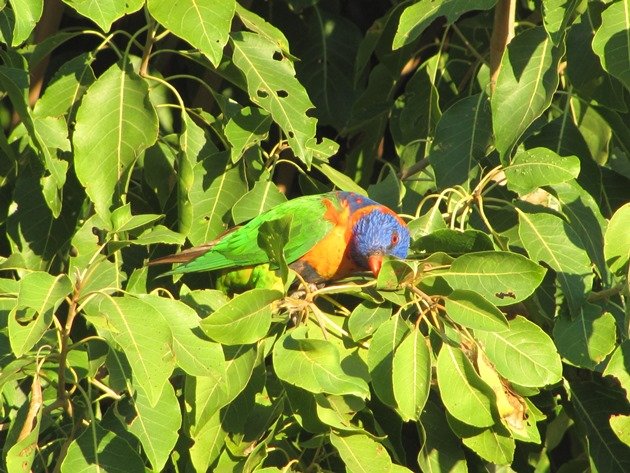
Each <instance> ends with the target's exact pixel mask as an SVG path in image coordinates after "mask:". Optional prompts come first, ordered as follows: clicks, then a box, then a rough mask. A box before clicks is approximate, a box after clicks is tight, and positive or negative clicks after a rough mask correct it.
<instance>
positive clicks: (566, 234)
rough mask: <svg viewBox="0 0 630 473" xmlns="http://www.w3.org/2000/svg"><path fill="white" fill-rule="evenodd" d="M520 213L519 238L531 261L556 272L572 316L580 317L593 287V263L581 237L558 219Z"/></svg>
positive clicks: (542, 214)
mask: <svg viewBox="0 0 630 473" xmlns="http://www.w3.org/2000/svg"><path fill="white" fill-rule="evenodd" d="M517 210H518V216H519V219H518V220H519V223H518V234H519V237H520V238H521V241H522V242H523V246H524V247H525V249H526V250H527V253H528V254H529V257H530V258H531V259H532V260H534V261H544V262H545V263H546V264H548V265H549V266H550V267H551V268H553V269H554V270H555V271H556V274H557V277H558V281H559V282H560V286H561V287H562V291H563V293H564V296H565V297H566V299H567V302H568V303H569V309H570V311H571V314H572V315H577V314H579V312H580V307H581V306H582V303H583V302H584V300H585V299H586V294H587V293H588V292H590V290H591V287H592V284H593V272H592V270H591V262H590V259H589V257H588V255H587V254H586V251H585V250H584V248H583V247H584V245H583V244H582V242H581V241H580V237H579V236H578V235H577V234H576V233H575V231H574V230H573V229H572V228H571V227H570V226H569V225H568V224H567V223H566V222H565V221H563V220H562V219H561V218H559V217H556V216H555V215H552V214H548V213H536V214H530V213H525V212H523V211H521V210H520V209H517Z"/></svg>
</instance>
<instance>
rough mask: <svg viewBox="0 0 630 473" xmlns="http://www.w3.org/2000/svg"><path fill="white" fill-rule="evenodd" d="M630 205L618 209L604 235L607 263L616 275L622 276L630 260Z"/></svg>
mask: <svg viewBox="0 0 630 473" xmlns="http://www.w3.org/2000/svg"><path fill="white" fill-rule="evenodd" d="M629 225H630V203H629V204H625V205H624V206H623V207H621V208H619V209H617V211H616V212H615V213H614V215H613V216H612V218H611V219H610V222H609V223H608V228H607V229H606V234H605V235H604V255H606V263H607V264H608V265H609V267H610V270H611V271H612V272H614V273H618V274H621V273H623V272H624V268H625V267H626V265H627V264H628V260H630V232H629V231H628V226H629Z"/></svg>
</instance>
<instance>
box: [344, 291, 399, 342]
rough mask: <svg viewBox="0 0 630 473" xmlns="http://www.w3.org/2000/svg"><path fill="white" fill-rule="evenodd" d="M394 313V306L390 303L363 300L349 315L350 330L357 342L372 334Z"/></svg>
mask: <svg viewBox="0 0 630 473" xmlns="http://www.w3.org/2000/svg"><path fill="white" fill-rule="evenodd" d="M391 315H392V307H391V305H390V304H388V303H384V304H376V303H374V302H370V301H363V302H361V303H360V304H359V305H358V306H356V307H355V308H354V310H353V311H352V314H350V317H348V331H349V332H350V335H351V336H352V339H353V340H354V341H355V342H356V341H359V340H363V339H364V338H367V337H369V336H371V335H372V334H373V333H374V332H375V331H376V330H377V329H378V328H379V327H380V326H381V324H383V323H384V322H385V321H387V320H389V317H390V316H391Z"/></svg>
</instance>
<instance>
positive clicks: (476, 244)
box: [411, 220, 494, 255]
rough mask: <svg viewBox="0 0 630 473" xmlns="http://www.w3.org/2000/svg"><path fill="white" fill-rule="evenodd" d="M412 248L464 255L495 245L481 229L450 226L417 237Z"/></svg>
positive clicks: (488, 248) (491, 247)
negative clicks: (463, 228)
mask: <svg viewBox="0 0 630 473" xmlns="http://www.w3.org/2000/svg"><path fill="white" fill-rule="evenodd" d="M443 221H444V220H442V222H443ZM411 248H412V249H413V250H416V251H422V252H426V253H437V252H439V251H443V252H444V253H448V254H449V255H462V254H465V253H473V252H478V251H486V250H492V249H494V246H493V245H492V240H491V239H490V237H489V236H488V235H487V234H486V233H484V232H482V231H479V230H464V231H463V232H461V231H458V230H453V229H450V228H438V229H436V230H434V231H433V232H431V233H429V234H427V235H424V236H421V237H419V238H417V239H415V240H414V242H413V245H412V246H411Z"/></svg>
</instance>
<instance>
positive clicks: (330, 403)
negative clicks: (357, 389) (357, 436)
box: [315, 394, 365, 433]
mask: <svg viewBox="0 0 630 473" xmlns="http://www.w3.org/2000/svg"><path fill="white" fill-rule="evenodd" d="M315 400H316V403H317V407H316V409H317V417H318V418H319V420H321V421H322V422H323V423H324V424H326V425H329V426H331V427H333V428H335V429H338V430H343V431H349V432H352V431H354V432H362V433H365V430H363V429H362V428H361V427H359V426H356V425H354V424H352V422H351V421H352V418H353V417H354V416H355V415H356V414H357V412H359V411H361V410H362V409H363V408H364V407H365V402H363V400H362V399H359V398H357V397H354V396H326V395H324V394H316V395H315Z"/></svg>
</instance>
